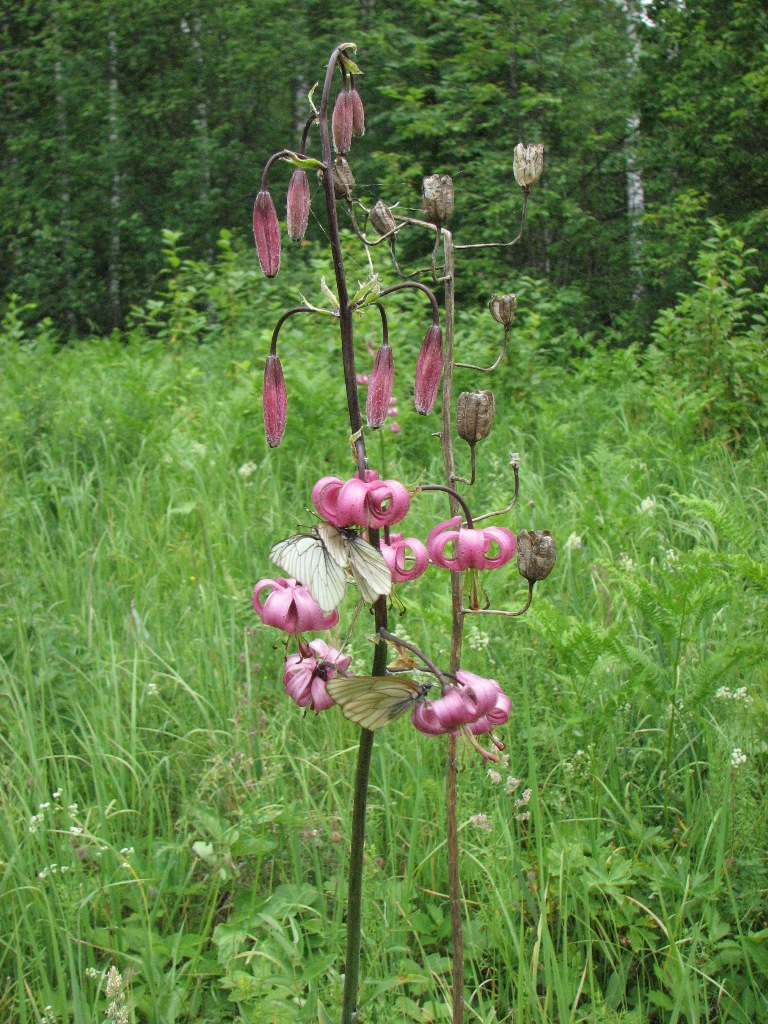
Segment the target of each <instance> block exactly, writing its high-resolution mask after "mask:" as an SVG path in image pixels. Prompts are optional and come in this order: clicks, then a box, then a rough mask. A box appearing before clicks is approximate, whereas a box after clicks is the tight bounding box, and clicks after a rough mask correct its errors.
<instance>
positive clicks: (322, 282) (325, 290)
mask: <svg viewBox="0 0 768 1024" xmlns="http://www.w3.org/2000/svg"><path fill="white" fill-rule="evenodd" d="M320 287H321V288H322V290H323V295H325V297H326V298H327V299H328V301H329V302H330V304H331V305H332V306H333V308H334V309H339V300H338V299H337V298H336V296H335V295H334V294H333V292H332V291H331V289H330V288H329V287H328V285H327V284H326V283H325V278H324V277H321V278H320Z"/></svg>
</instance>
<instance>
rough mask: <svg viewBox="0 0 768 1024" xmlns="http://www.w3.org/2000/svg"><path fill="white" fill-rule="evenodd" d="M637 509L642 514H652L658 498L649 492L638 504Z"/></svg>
mask: <svg viewBox="0 0 768 1024" xmlns="http://www.w3.org/2000/svg"><path fill="white" fill-rule="evenodd" d="M637 511H638V512H640V513H641V515H644V516H647V515H651V516H652V515H653V513H654V512H655V511H656V499H655V498H654V497H653V495H651V494H649V495H648V496H647V497H646V498H643V500H642V501H641V502H640V504H639V505H638V506H637Z"/></svg>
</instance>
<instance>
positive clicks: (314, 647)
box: [309, 636, 338, 662]
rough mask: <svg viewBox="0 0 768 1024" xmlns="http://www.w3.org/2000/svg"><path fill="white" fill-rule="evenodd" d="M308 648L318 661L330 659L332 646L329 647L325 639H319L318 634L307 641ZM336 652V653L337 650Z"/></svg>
mask: <svg viewBox="0 0 768 1024" xmlns="http://www.w3.org/2000/svg"><path fill="white" fill-rule="evenodd" d="M309 649H310V650H311V651H312V654H313V655H314V656H315V658H316V660H317V661H318V662H320V661H330V660H331V659H330V657H329V655H330V653H331V651H332V650H333V648H332V647H329V646H328V644H327V643H326V642H325V640H321V639H320V637H319V636H318V637H316V638H315V639H314V640H310V641H309ZM336 653H337V654H338V651H337V652H336Z"/></svg>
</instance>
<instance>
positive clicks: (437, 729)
mask: <svg viewBox="0 0 768 1024" xmlns="http://www.w3.org/2000/svg"><path fill="white" fill-rule="evenodd" d="M434 704H435V702H434V701H431V700H425V701H424V702H423V703H420V704H417V705H416V707H415V708H414V709H413V711H412V712H411V722H413V724H414V725H415V726H416V728H417V729H418V730H419V732H423V733H424V734H425V735H427V736H441V735H442V734H443V733H444V732H447V729H446V728H445V727H444V726H443V724H442V722H441V721H440V719H439V718H438V717H437V715H436V714H435V708H434Z"/></svg>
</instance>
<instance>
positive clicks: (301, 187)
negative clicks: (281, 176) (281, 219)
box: [287, 167, 309, 242]
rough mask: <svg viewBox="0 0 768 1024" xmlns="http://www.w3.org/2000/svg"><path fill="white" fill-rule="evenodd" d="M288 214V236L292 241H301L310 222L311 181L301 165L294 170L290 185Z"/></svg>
mask: <svg viewBox="0 0 768 1024" xmlns="http://www.w3.org/2000/svg"><path fill="white" fill-rule="evenodd" d="M287 214H288V216H287V222H288V237H289V238H290V239H291V241H292V242H300V241H301V240H302V238H303V237H304V232H305V231H306V230H307V223H308V222H309V181H308V180H307V172H306V171H305V170H304V169H303V168H301V167H297V168H296V170H295V171H294V172H293V174H292V175H291V181H290V184H289V185H288V201H287Z"/></svg>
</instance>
